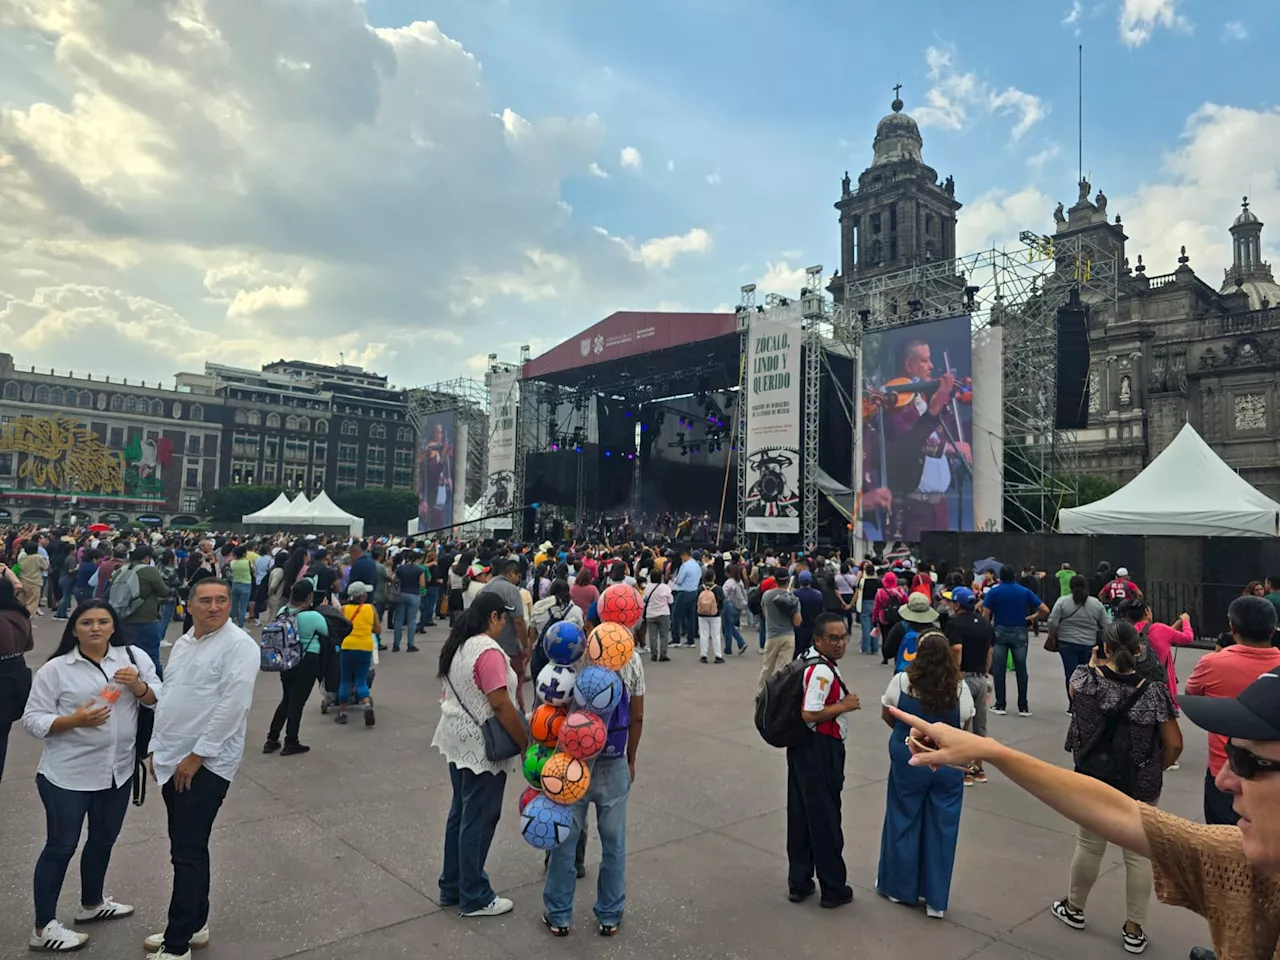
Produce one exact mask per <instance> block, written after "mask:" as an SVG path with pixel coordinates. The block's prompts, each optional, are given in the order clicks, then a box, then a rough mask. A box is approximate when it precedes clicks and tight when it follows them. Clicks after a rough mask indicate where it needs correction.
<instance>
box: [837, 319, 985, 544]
mask: <svg viewBox="0 0 1280 960" xmlns="http://www.w3.org/2000/svg"><path fill="white" fill-rule="evenodd" d="M969 323H970V322H969V318H968V317H963V316H962V317H951V318H949V319H947V320H938V321H935V322H932V323H922V324H917V325H914V326H910V327H901V328H898V329H896V330H886V331H884V332H881V333H875V334H871V335H869V336H867V337H866V338H865V339H864V341H863V344H864V354H863V362H862V373H863V388H862V414H863V446H862V450H863V457H862V504H861V507H862V522H863V534H864V537H865V538H866V539H867V540H871V541H881V540H888V541H893V540H900V541H904V542H907V543H914V542H917V541H919V540H920V535H921V534H922V533H923V532H924V531H926V530H972V529H973V452H972V449H971V447H970V443H971V440H972V435H973V387H972V383H973V380H972V372H973V356H972V335H971V333H970V328H969Z"/></svg>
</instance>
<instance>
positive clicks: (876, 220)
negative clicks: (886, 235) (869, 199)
mask: <svg viewBox="0 0 1280 960" xmlns="http://www.w3.org/2000/svg"><path fill="white" fill-rule="evenodd" d="M871 232H872V233H879V232H880V214H878V213H873V214H872V215H871Z"/></svg>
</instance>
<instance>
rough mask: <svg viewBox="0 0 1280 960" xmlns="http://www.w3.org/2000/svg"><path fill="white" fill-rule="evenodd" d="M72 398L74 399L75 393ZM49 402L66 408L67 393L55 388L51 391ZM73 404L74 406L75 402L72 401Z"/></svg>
mask: <svg viewBox="0 0 1280 960" xmlns="http://www.w3.org/2000/svg"><path fill="white" fill-rule="evenodd" d="M71 396H72V397H74V396H75V393H72V394H71ZM49 402H50V403H52V404H53V405H54V406H57V407H62V406H66V403H67V394H66V392H65V391H64V390H63V389H62V388H61V387H54V388H53V389H52V390H50V391H49ZM71 403H72V405H74V404H75V400H72V401H71Z"/></svg>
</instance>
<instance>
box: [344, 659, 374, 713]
mask: <svg viewBox="0 0 1280 960" xmlns="http://www.w3.org/2000/svg"><path fill="white" fill-rule="evenodd" d="M372 663H373V652H372V651H370V650H340V651H339V652H338V670H339V674H338V704H339V706H341V705H342V704H344V703H346V702H347V700H348V699H350V697H351V693H352V691H355V695H356V699H357V700H365V699H368V696H369V665H370V664H372Z"/></svg>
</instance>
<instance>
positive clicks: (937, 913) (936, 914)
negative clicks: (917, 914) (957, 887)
mask: <svg viewBox="0 0 1280 960" xmlns="http://www.w3.org/2000/svg"><path fill="white" fill-rule="evenodd" d="M924 912H925V914H926V915H928V916H930V917H932V918H933V919H934V920H941V919H943V918H944V917H945V916H946V915H947V914H946V912H945V911H943V910H935V909H933V907H925V908H924Z"/></svg>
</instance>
